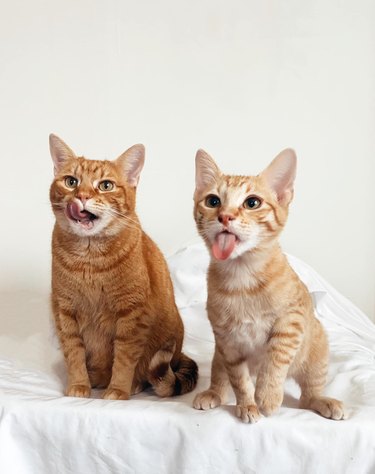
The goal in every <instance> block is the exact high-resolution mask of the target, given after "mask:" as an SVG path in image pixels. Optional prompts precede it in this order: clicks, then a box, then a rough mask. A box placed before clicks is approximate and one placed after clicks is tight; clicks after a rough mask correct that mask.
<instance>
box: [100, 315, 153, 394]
mask: <svg viewBox="0 0 375 474" xmlns="http://www.w3.org/2000/svg"><path fill="white" fill-rule="evenodd" d="M142 316H144V311H143V309H142V308H140V309H137V310H134V311H132V312H130V313H127V314H125V315H123V316H120V317H119V319H118V320H117V323H116V335H115V339H114V358H113V365H112V376H111V381H110V383H109V385H108V387H107V389H106V390H105V391H104V394H103V398H105V399H107V400H128V399H129V397H130V395H131V390H132V384H133V378H134V371H135V368H136V366H137V364H138V361H139V359H140V358H141V356H142V354H143V352H144V347H145V344H146V343H147V335H148V332H147V334H146V333H145V331H144V330H143V331H141V330H140V326H139V325H140V324H143V323H142V319H143V318H142Z"/></svg>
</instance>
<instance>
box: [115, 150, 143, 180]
mask: <svg viewBox="0 0 375 474" xmlns="http://www.w3.org/2000/svg"><path fill="white" fill-rule="evenodd" d="M144 162H145V147H144V146H143V145H141V144H138V145H133V146H132V147H130V148H129V149H128V150H126V151H125V152H124V153H123V154H122V155H120V156H119V157H118V158H117V160H116V163H117V165H118V166H119V168H120V169H121V170H122V172H123V173H124V174H125V176H126V181H127V182H128V184H129V185H130V186H133V187H136V186H137V184H138V181H139V176H140V174H141V171H142V168H143V165H144Z"/></svg>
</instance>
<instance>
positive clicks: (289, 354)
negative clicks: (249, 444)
mask: <svg viewBox="0 0 375 474" xmlns="http://www.w3.org/2000/svg"><path fill="white" fill-rule="evenodd" d="M298 317H299V318H300V315H299V314H298V315H297V317H295V315H293V314H292V315H290V317H288V318H287V319H284V320H283V321H279V322H276V324H275V325H274V327H273V329H272V332H271V334H270V337H269V341H268V347H267V354H266V357H265V360H264V362H263V364H262V366H261V368H260V370H259V373H258V377H257V381H256V389H255V400H256V401H257V404H258V407H259V409H260V411H261V412H262V413H263V414H264V415H266V416H268V415H271V414H272V413H274V412H275V411H276V410H277V409H278V408H280V406H281V404H282V401H283V398H284V381H285V379H286V376H287V374H288V370H289V367H290V365H291V364H292V362H293V360H294V357H295V355H296V353H297V351H298V349H299V347H300V345H301V342H302V336H303V326H302V324H301V323H300V322H298Z"/></svg>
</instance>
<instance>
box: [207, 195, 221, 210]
mask: <svg viewBox="0 0 375 474" xmlns="http://www.w3.org/2000/svg"><path fill="white" fill-rule="evenodd" d="M205 204H206V206H207V207H219V206H220V204H221V201H220V198H219V197H218V196H215V195H214V194H210V195H209V196H207V197H206V200H205Z"/></svg>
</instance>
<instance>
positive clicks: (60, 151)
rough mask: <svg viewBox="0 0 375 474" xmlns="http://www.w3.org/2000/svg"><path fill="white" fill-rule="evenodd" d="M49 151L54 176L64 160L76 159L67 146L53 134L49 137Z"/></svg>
mask: <svg viewBox="0 0 375 474" xmlns="http://www.w3.org/2000/svg"><path fill="white" fill-rule="evenodd" d="M49 149H50V152H51V157H52V160H53V164H54V171H55V175H56V174H57V173H59V171H60V170H61V168H62V167H63V165H64V163H65V161H66V160H68V159H70V158H77V157H76V155H75V154H74V152H73V151H72V150H71V149H70V148H69V147H68V145H67V144H66V143H65V142H63V141H62V140H61V138H59V137H58V136H57V135H54V134H53V133H51V134H50V136H49Z"/></svg>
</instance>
